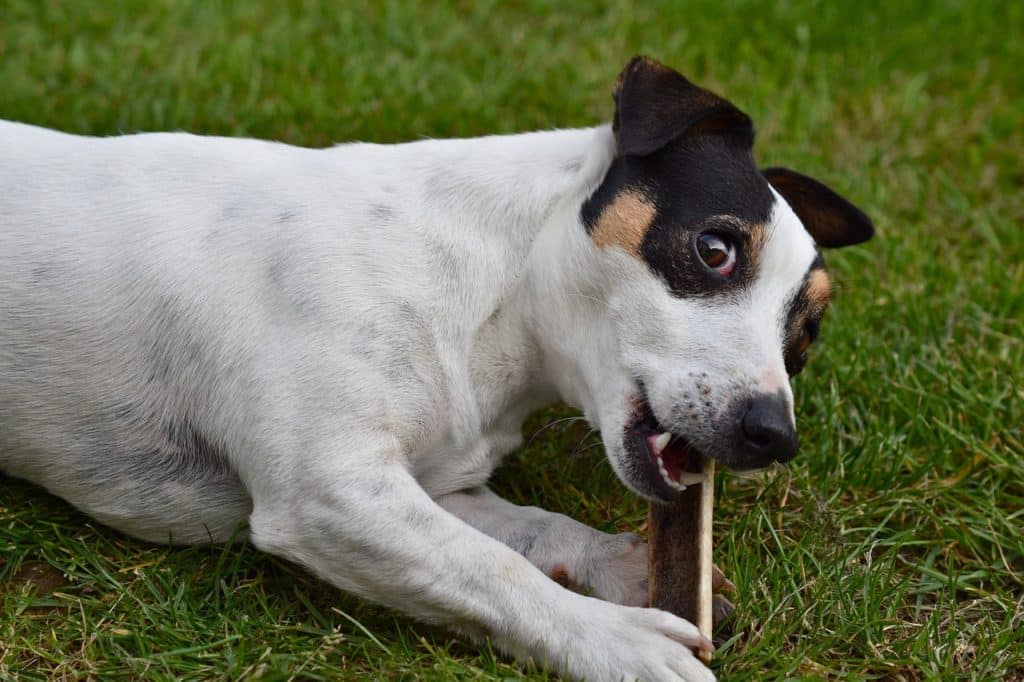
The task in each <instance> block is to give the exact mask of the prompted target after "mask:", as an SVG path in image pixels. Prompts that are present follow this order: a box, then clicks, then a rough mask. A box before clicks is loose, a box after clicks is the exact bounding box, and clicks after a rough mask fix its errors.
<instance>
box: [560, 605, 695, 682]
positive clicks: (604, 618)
mask: <svg viewBox="0 0 1024 682" xmlns="http://www.w3.org/2000/svg"><path fill="white" fill-rule="evenodd" d="M588 601H589V602H590V604H589V605H588V608H587V609H586V612H585V613H584V614H583V623H584V624H583V628H584V630H583V631H582V632H580V633H579V635H578V636H577V637H574V638H572V639H571V640H570V642H569V643H568V645H567V647H566V649H567V650H566V651H564V655H563V658H562V661H561V662H562V666H561V667H563V672H564V673H566V674H567V675H569V676H571V677H574V678H577V679H585V680H588V682H596V681H599V680H609V681H611V680H615V681H618V680H673V681H676V682H678V681H679V680H686V681H687V682H691V681H700V682H709V681H713V680H714V679H715V676H714V675H713V674H712V672H711V671H710V670H709V669H708V668H707V667H705V665H704V664H703V663H701V662H700V660H698V659H697V657H696V656H695V655H694V654H693V651H692V649H695V648H700V649H708V650H711V649H712V645H711V642H709V641H708V640H707V638H705V637H704V636H703V635H701V634H700V632H699V631H698V630H697V628H696V627H695V626H694V625H693V624H692V623H689V622H688V621H685V620H683V619H682V618H678V617H676V616H673V615H672V614H670V613H667V612H665V611H659V610H657V609H646V608H636V607H627V606H619V605H616V604H609V603H605V602H599V601H596V600H593V599H591V600H588ZM555 656H556V660H557V656H558V654H557V652H555Z"/></svg>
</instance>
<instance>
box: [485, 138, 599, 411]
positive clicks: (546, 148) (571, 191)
mask: <svg viewBox="0 0 1024 682" xmlns="http://www.w3.org/2000/svg"><path fill="white" fill-rule="evenodd" d="M505 141H507V142H513V144H511V145H509V146H507V147H502V148H499V151H500V161H498V162H497V163H496V162H495V160H494V158H490V159H487V160H486V161H487V165H488V168H487V169H486V170H484V169H479V172H480V173H490V174H491V175H490V177H488V178H487V179H488V182H487V188H488V194H489V196H486V203H485V202H484V201H483V200H479V201H476V202H474V201H473V200H471V201H470V202H469V203H470V204H471V205H472V204H474V203H475V205H474V208H476V209H477V210H479V211H480V215H479V223H478V224H480V225H492V226H493V225H495V224H496V223H499V224H500V230H501V233H500V234H491V235H481V239H488V240H493V239H500V240H502V241H503V244H502V247H503V248H502V253H503V263H502V265H503V266H504V267H506V268H508V270H507V272H506V273H505V275H504V276H503V277H502V279H503V280H504V282H505V284H506V286H502V287H498V297H497V299H496V300H494V301H491V302H489V305H490V314H489V316H488V317H487V319H486V321H485V322H484V323H483V324H482V325H481V326H480V328H479V330H478V331H477V334H476V338H475V340H474V345H473V355H472V360H471V367H472V375H473V384H474V393H475V396H476V400H477V404H478V408H479V410H480V416H481V418H482V420H483V421H485V422H488V421H494V420H502V421H505V420H509V423H515V428H516V429H518V427H519V423H521V420H522V418H523V417H524V416H525V414H527V413H528V412H530V411H532V410H533V409H536V408H538V407H541V406H543V405H545V404H549V403H551V402H555V401H557V400H562V401H565V402H568V403H569V404H571V405H573V406H576V407H579V408H581V409H584V410H585V411H587V412H590V410H589V409H588V408H589V407H591V406H590V405H588V404H587V403H588V399H587V398H588V396H590V395H594V392H595V390H596V389H597V387H590V386H586V385H584V379H583V375H584V373H582V372H580V371H579V369H580V363H583V362H590V361H591V360H592V359H590V358H582V357H579V356H578V354H577V353H575V352H574V351H573V346H574V344H573V343H572V342H571V341H569V339H570V338H571V337H572V336H574V335H576V334H586V333H587V331H586V329H585V327H586V326H587V325H588V324H589V321H590V320H592V319H593V318H594V314H593V312H594V307H595V306H596V305H597V304H598V302H597V300H596V299H595V298H594V297H593V295H592V294H591V293H589V292H588V291H587V287H586V284H585V279H586V274H585V273H586V269H587V262H588V260H589V259H590V258H592V257H593V254H594V247H593V243H592V242H591V240H590V237H589V236H588V235H587V233H586V231H585V229H584V228H583V225H582V223H581V217H580V208H581V206H582V204H583V202H584V201H585V200H586V199H587V198H588V197H589V196H590V195H591V194H592V193H593V192H594V190H595V189H596V188H597V186H598V185H599V184H600V183H601V181H602V179H603V178H604V176H605V173H606V172H607V170H608V167H609V165H610V164H611V162H612V159H613V156H614V146H615V142H614V136H613V134H612V131H611V127H610V126H608V125H605V126H601V127H597V128H590V129H581V130H561V131H552V132H545V133H531V134H528V135H523V136H514V137H511V138H506V139H505ZM492 151H493V148H492ZM494 174H497V177H496V176H495V175H494ZM495 187H502V188H504V190H505V192H506V193H507V195H500V194H498V195H496V194H494V193H493V190H494V188H495ZM496 213H497V214H498V215H499V216H500V217H501V219H500V220H498V221H496V220H495V217H496V215H495V214H496ZM588 416H589V415H588Z"/></svg>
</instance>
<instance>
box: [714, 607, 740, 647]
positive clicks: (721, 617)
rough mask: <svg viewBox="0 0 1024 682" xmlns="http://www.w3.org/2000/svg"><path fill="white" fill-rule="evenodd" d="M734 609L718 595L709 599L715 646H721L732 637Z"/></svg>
mask: <svg viewBox="0 0 1024 682" xmlns="http://www.w3.org/2000/svg"><path fill="white" fill-rule="evenodd" d="M735 616H736V607H735V606H733V605H732V602H730V601H729V600H728V599H726V598H725V597H723V596H722V595H720V594H716V595H714V596H713V597H712V598H711V623H712V629H713V631H714V642H715V646H716V647H717V646H722V645H723V644H724V643H725V640H727V639H729V638H730V637H732V635H733V623H734V621H735Z"/></svg>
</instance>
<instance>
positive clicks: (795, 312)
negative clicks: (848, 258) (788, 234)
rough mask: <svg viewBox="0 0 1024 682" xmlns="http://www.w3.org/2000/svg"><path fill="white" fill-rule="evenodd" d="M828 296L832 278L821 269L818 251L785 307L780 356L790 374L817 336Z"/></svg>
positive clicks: (800, 366)
mask: <svg viewBox="0 0 1024 682" xmlns="http://www.w3.org/2000/svg"><path fill="white" fill-rule="evenodd" d="M831 299H832V280H831V279H830V278H829V276H828V272H827V271H826V270H825V261H824V259H823V258H822V257H821V254H818V257H817V258H815V259H814V262H813V263H811V267H810V269H809V270H808V271H807V275H806V276H805V277H804V279H803V281H802V282H801V283H800V288H799V289H798V290H797V293H796V294H795V295H794V296H793V298H792V299H791V300H790V302H789V305H788V306H787V314H786V323H785V328H784V329H785V337H784V341H783V356H784V358H785V361H786V371H787V372H788V373H789V375H790V376H793V375H796V374H799V373H800V370H802V369H803V368H804V365H805V364H806V362H807V350H808V348H810V345H811V344H812V343H814V341H815V340H816V339H817V338H818V330H819V329H820V327H821V318H822V317H823V316H824V314H825V309H826V308H827V307H828V304H829V301H830V300H831Z"/></svg>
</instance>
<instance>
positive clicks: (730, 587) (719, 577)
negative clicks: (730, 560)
mask: <svg viewBox="0 0 1024 682" xmlns="http://www.w3.org/2000/svg"><path fill="white" fill-rule="evenodd" d="M711 591H712V592H732V593H733V594H736V592H737V590H736V583H734V582H733V581H731V580H729V579H728V578H726V577H725V574H724V573H722V569H720V568H719V567H718V566H714V565H713V566H712V567H711Z"/></svg>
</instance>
